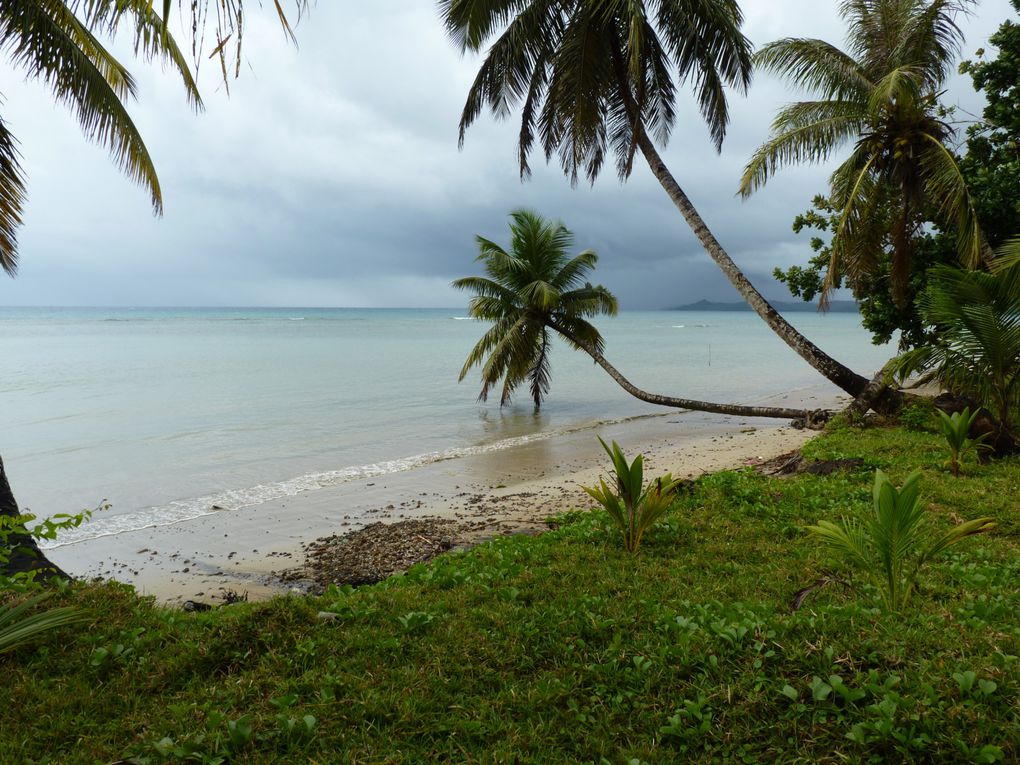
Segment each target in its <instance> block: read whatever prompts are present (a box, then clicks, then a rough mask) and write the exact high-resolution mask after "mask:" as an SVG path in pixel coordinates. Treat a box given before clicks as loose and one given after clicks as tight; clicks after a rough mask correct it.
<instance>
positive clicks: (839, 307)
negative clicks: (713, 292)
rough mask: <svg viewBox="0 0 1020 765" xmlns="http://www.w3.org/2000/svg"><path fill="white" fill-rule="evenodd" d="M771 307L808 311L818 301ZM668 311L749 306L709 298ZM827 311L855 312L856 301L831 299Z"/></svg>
mask: <svg viewBox="0 0 1020 765" xmlns="http://www.w3.org/2000/svg"><path fill="white" fill-rule="evenodd" d="M772 307H773V308H775V309H776V310H777V311H779V312H780V313H809V312H814V311H817V310H818V303H815V302H811V303H805V302H804V301H802V300H797V301H782V300H780V301H777V302H774V303H772ZM666 310H669V311H750V310H751V306H749V305H748V304H747V303H744V302H743V301H741V302H734V303H715V302H713V301H711V300H699V301H698V302H697V303H688V304H687V305H681V306H677V307H675V308H668V309H666ZM829 311H831V312H832V313H857V312H858V311H857V303H855V302H854V301H853V300H833V301H832V302H831V303H829Z"/></svg>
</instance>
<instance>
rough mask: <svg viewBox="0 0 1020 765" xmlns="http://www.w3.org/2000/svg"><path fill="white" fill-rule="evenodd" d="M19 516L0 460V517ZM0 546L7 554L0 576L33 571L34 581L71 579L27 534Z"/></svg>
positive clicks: (13, 538) (1, 542)
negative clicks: (2, 546)
mask: <svg viewBox="0 0 1020 765" xmlns="http://www.w3.org/2000/svg"><path fill="white" fill-rule="evenodd" d="M20 514H21V513H20V511H19V510H18V503H17V501H16V500H15V499H14V493H13V492H12V491H11V485H10V484H9V483H8V482H7V473H6V471H4V463H3V460H2V459H0V516H3V517H6V518H17V517H18V516H19V515H20ZM0 544H3V545H4V546H5V547H6V548H7V550H6V551H5V552H7V554H8V555H7V560H6V562H5V563H4V564H3V565H2V566H0V574H5V575H7V576H12V575H14V574H22V573H28V572H31V571H35V572H36V580H43V579H52V578H60V579H70V578H71V577H70V576H68V575H67V574H66V573H65V572H64V571H63V570H61V569H60V567H59V566H57V565H56V564H55V563H52V562H51V561H50V560H49V558H47V557H46V556H45V555H44V554H43V551H42V550H40V549H39V546H38V545H37V544H36V542H35V539H33V538H32V537H31V536H30V535H28V534H25V533H17V532H15V533H12V534H11V535H10V536H9V537H7V539H6V540H0Z"/></svg>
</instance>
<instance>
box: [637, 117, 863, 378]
mask: <svg viewBox="0 0 1020 765" xmlns="http://www.w3.org/2000/svg"><path fill="white" fill-rule="evenodd" d="M638 146H639V147H640V149H641V153H642V154H644V156H645V159H646V160H648V166H649V167H650V168H651V170H652V174H653V175H654V176H655V177H656V179H658V181H659V183H660V184H661V185H662V187H663V188H664V189H665V190H666V193H667V194H669V198H670V199H672V200H673V204H674V205H676V207H677V209H678V210H679V211H680V214H681V215H682V216H683V217H684V220H685V221H687V225H689V226H690V227H691V230H692V231H693V232H694V235H695V236H696V237H698V240H699V241H700V242H701V244H702V246H703V247H704V248H705V251H706V252H707V253H708V255H709V257H710V258H712V260H713V261H715V264H716V265H717V266H719V268H720V270H721V271H722V272H723V273H724V274H725V275H726V278H727V279H729V281H730V284H732V285H733V286H734V287H735V288H736V290H737V292H739V293H740V296H741V297H743V298H744V300H745V301H746V302H747V304H748V305H749V306H751V308H752V309H754V312H755V313H757V314H758V316H760V317H761V318H762V320H763V321H764V322H765V323H766V324H767V325H768V326H769V328H770V329H771V330H772V331H773V332H775V333H776V334H777V335H778V336H779V338H780V339H781V340H782V341H783V342H784V343H786V344H787V345H788V346H790V348H792V349H793V350H794V351H795V352H796V353H797V355H799V356H800V357H801V358H802V359H804V360H805V361H807V363H808V364H810V365H811V366H812V367H814V368H815V369H817V370H818V371H819V372H820V373H821V374H822V375H823V376H824V377H825V378H826V379H827V380H829V381H830V382H832V383H833V384H834V385H836V386H837V387H839V388H840V389H841V390H844V391H846V392H847V393H849V394H850V395H851V396H853V397H854V398H856V397H857V396H859V395H860V394H861V393H863V392H864V389H865V387H867V385H868V380H867V379H866V378H864V377H862V376H861V375H859V374H857V373H856V372H854V371H853V370H852V369H849V368H848V367H846V366H844V365H843V364H840V363H839V362H838V361H836V360H835V359H834V358H832V357H831V356H829V355H828V354H827V353H825V352H824V351H823V350H822V349H821V348H819V347H818V346H817V345H815V344H814V343H812V342H811V341H810V340H808V339H807V338H806V337H804V335H802V334H801V333H800V332H798V331H797V330H796V329H794V327H793V325H791V324H790V323H789V322H788V321H787V320H786V319H784V318H783V316H782V315H781V314H780V313H779V312H778V311H777V310H776V309H775V308H773V307H772V306H771V305H770V304H769V302H768V301H767V300H766V299H765V298H764V297H763V296H762V294H761V293H760V292H758V290H757V289H756V288H755V286H754V285H753V284H751V282H750V281H749V280H748V278H747V277H746V276H744V274H743V272H742V271H741V270H740V269H739V268H738V267H737V264H736V263H734V262H733V259H732V258H730V256H729V255H728V254H727V253H726V251H725V250H724V249H723V247H722V245H721V244H719V240H718V239H716V238H715V235H714V234H713V233H712V232H711V231H710V230H709V228H708V225H707V224H706V223H705V221H704V220H703V219H702V217H701V215H700V214H699V213H698V211H697V209H696V208H695V207H694V205H693V204H692V203H691V200H690V199H689V198H688V197H687V194H686V193H684V190H683V189H682V188H680V184H678V183H677V182H676V179H675V178H674V177H673V175H672V173H670V172H669V168H667V167H666V164H665V163H664V162H663V161H662V157H660V156H659V153H658V152H657V151H656V150H655V146H654V145H653V144H652V142H651V140H650V139H649V138H648V137H647V136H646V135H644V134H640V135H639V138H638Z"/></svg>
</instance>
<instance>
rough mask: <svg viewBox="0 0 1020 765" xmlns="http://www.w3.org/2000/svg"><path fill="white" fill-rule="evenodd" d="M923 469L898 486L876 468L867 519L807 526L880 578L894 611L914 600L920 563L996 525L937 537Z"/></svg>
mask: <svg viewBox="0 0 1020 765" xmlns="http://www.w3.org/2000/svg"><path fill="white" fill-rule="evenodd" d="M920 481H921V471H920V470H915V471H914V472H913V473H911V474H910V476H908V477H907V480H906V481H905V482H904V484H903V488H902V489H899V490H897V489H896V487H895V486H893V484H892V482H891V481H890V480H889V478H888V476H886V474H885V473H883V472H882V471H881V470H878V471H876V472H875V491H874V507H875V514H874V516H873V517H872V518H871V519H869V520H867V521H864V522H863V523H862V522H861V521H858V520H855V519H853V518H843V519H842V522H841V523H839V524H836V523H832V522H830V521H819V522H818V525H817V526H808V527H807V530H808V531H809V532H810V533H811V534H813V535H814V536H816V537H817V538H818V539H819V540H820V541H821V542H822V543H823V544H825V545H826V546H828V547H829V548H830V549H831V550H833V551H834V552H837V553H840V554H842V555H843V556H844V557H846V558H847V560H848V561H849V562H850V563H852V564H853V565H855V566H857V567H858V568H860V569H862V570H863V571H864V572H865V573H866V574H868V575H869V576H872V577H875V578H878V579H879V585H880V588H881V589H882V595H883V599H884V601H885V605H886V607H887V608H888V609H889V610H890V611H899V610H900V609H901V608H903V607H904V606H905V605H906V604H907V603H908V602H909V600H910V596H911V594H912V593H913V591H914V586H915V584H916V582H917V577H918V574H920V572H921V569H923V568H924V566H925V565H926V564H927V563H928V561H930V560H931V559H932V558H934V557H935V556H936V555H938V554H939V553H941V552H942V551H943V550H945V549H946V548H947V547H949V546H951V545H954V544H956V543H957V542H960V541H961V540H963V539H966V538H967V537H971V536H974V535H975V534H983V533H984V532H986V531H989V530H991V529H993V528H994V527H995V522H994V520H993V519H991V518H977V519H975V520H972V521H966V522H965V523H961V524H959V525H958V526H954V527H953V528H952V529H950V530H949V531H947V532H946V533H945V534H943V535H942V536H940V537H937V538H934V537H933V535H932V533H931V532H930V531H929V530H928V527H927V518H926V514H925V512H924V508H923V507H922V506H921V504H920V501H919V500H920Z"/></svg>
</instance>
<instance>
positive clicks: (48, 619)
mask: <svg viewBox="0 0 1020 765" xmlns="http://www.w3.org/2000/svg"><path fill="white" fill-rule="evenodd" d="M49 596H50V595H49V593H44V594H39V595H33V596H32V597H30V598H27V599H26V600H23V601H21V602H20V603H8V604H6V605H3V606H0V654H2V653H6V652H7V651H10V650H13V649H14V648H17V647H18V646H20V645H24V644H25V643H28V642H30V641H32V640H33V639H34V638H35V637H36V636H37V635H39V634H41V633H43V632H47V631H49V630H53V629H56V628H57V627H63V626H64V625H67V624H74V623H75V622H80V621H82V620H83V619H84V617H83V616H82V615H81V614H79V613H78V612H77V611H75V610H74V609H73V608H67V607H61V608H50V609H48V610H46V611H42V612H40V613H27V612H28V611H29V610H30V609H31V608H33V607H34V606H37V605H39V604H40V603H41V602H42V601H44V600H46V598H48V597H49Z"/></svg>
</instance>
